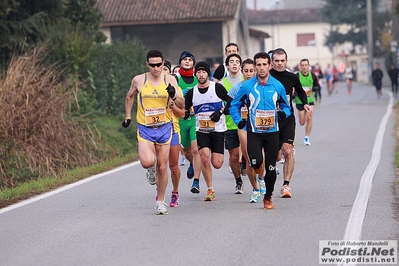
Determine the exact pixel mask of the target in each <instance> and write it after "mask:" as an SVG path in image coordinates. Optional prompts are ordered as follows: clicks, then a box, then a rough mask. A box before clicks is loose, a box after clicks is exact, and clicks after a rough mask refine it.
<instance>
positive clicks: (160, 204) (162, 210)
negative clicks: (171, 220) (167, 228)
mask: <svg viewBox="0 0 399 266" xmlns="http://www.w3.org/2000/svg"><path fill="white" fill-rule="evenodd" d="M155 209H156V210H157V215H160V214H168V209H167V208H166V203H165V201H157V203H156V204H155Z"/></svg>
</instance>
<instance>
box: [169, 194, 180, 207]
mask: <svg viewBox="0 0 399 266" xmlns="http://www.w3.org/2000/svg"><path fill="white" fill-rule="evenodd" d="M169 206H170V207H179V194H176V193H172V196H171V197H170V203H169Z"/></svg>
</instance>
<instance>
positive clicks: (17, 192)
mask: <svg viewBox="0 0 399 266" xmlns="http://www.w3.org/2000/svg"><path fill="white" fill-rule="evenodd" d="M137 159H138V155H137V154H130V155H125V156H123V157H118V158H115V159H110V160H108V161H105V162H102V163H98V164H95V165H92V166H89V167H82V168H76V169H73V170H71V171H68V172H66V173H65V174H62V175H60V176H59V177H51V178H40V179H38V180H32V181H29V182H26V183H23V184H21V185H19V186H18V187H16V188H10V189H3V190H0V208H3V207H6V206H8V205H11V204H14V203H17V202H19V201H21V200H24V199H28V198H30V197H32V196H36V195H39V194H42V193H45V192H49V191H51V190H54V189H56V188H59V187H62V186H64V185H68V184H71V183H74V182H77V181H79V180H82V179H85V178H87V177H89V176H92V175H95V174H99V173H102V172H105V171H108V170H111V169H114V168H116V167H118V166H121V165H124V164H127V163H130V162H132V161H135V160H137Z"/></svg>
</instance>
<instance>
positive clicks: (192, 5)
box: [97, 0, 241, 25]
mask: <svg viewBox="0 0 399 266" xmlns="http://www.w3.org/2000/svg"><path fill="white" fill-rule="evenodd" d="M239 2H241V0H213V1H211V0H191V1H182V0H98V1H97V6H98V8H99V9H100V11H101V13H102V14H103V24H115V23H122V24H131V25H134V24H143V23H148V24H153V23H166V22H168V23H171V22H184V21H188V20H195V21H208V20H213V21H216V20H225V19H233V18H234V16H235V14H236V11H237V8H238V7H239V5H238V4H239Z"/></svg>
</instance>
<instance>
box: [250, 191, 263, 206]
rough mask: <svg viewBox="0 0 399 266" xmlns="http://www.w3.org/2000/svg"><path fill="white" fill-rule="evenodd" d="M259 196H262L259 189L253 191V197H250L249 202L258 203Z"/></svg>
mask: <svg viewBox="0 0 399 266" xmlns="http://www.w3.org/2000/svg"><path fill="white" fill-rule="evenodd" d="M259 198H260V192H259V190H253V191H252V195H251V197H250V198H249V202H250V203H254V202H255V203H256V202H258V201H259Z"/></svg>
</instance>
